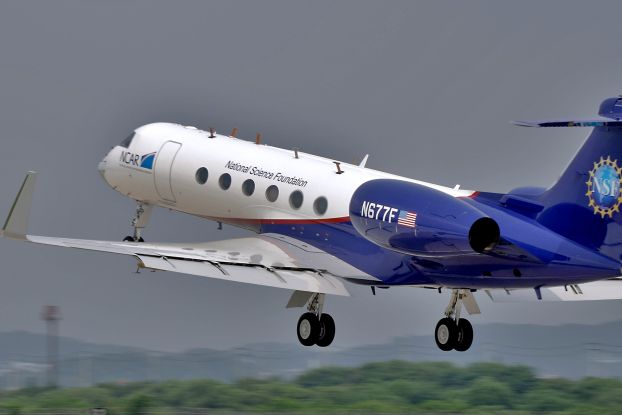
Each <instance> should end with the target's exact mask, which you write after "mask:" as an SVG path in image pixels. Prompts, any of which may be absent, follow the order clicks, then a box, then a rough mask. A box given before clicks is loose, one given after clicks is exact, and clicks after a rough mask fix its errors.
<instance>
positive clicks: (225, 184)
mask: <svg viewBox="0 0 622 415" xmlns="http://www.w3.org/2000/svg"><path fill="white" fill-rule="evenodd" d="M218 185H219V186H220V188H221V189H222V190H227V189H229V188H230V187H231V175H230V174H229V173H223V174H222V175H221V176H220V178H218Z"/></svg>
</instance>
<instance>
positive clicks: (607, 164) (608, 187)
mask: <svg viewBox="0 0 622 415" xmlns="http://www.w3.org/2000/svg"><path fill="white" fill-rule="evenodd" d="M589 175H590V178H589V180H588V181H587V182H585V184H586V185H587V193H586V194H585V195H586V196H587V197H588V199H589V200H590V204H589V206H590V207H592V208H593V209H594V214H595V215H600V217H601V218H604V217H605V216H609V217H610V218H611V217H613V214H614V213H615V212H619V211H620V204H621V203H622V193H621V189H620V185H621V184H622V168H620V167H618V161H617V160H611V157H610V156H607V158H606V159H605V158H603V157H601V158H600V161H599V162H598V163H594V168H593V169H592V170H591V171H590V173H589Z"/></svg>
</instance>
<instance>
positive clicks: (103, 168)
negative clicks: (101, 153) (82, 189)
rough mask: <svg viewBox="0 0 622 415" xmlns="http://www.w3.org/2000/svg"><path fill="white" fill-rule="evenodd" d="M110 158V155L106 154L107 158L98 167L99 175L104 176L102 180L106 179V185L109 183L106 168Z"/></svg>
mask: <svg viewBox="0 0 622 415" xmlns="http://www.w3.org/2000/svg"><path fill="white" fill-rule="evenodd" d="M109 158H110V153H108V154H106V157H104V158H103V159H102V161H100V162H99V164H98V165H97V171H99V174H100V175H101V176H102V178H103V179H104V181H105V182H106V183H108V180H107V179H106V168H107V167H108V159H109Z"/></svg>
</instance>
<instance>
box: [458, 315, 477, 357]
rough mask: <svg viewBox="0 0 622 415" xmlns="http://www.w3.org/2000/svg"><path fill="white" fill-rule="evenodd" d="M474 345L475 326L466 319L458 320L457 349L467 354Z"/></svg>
mask: <svg viewBox="0 0 622 415" xmlns="http://www.w3.org/2000/svg"><path fill="white" fill-rule="evenodd" d="M472 343H473V326H472V325H471V322H469V320H467V319H465V318H461V319H460V320H458V341H457V342H456V346H455V349H456V350H457V351H459V352H465V351H467V350H469V347H471V344H472Z"/></svg>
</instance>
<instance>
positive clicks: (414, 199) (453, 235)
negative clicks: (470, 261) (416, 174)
mask: <svg viewBox="0 0 622 415" xmlns="http://www.w3.org/2000/svg"><path fill="white" fill-rule="evenodd" d="M350 220H351V221H352V224H353V225H354V228H355V229H356V230H357V231H358V232H359V233H360V234H361V235H362V236H363V237H364V238H366V239H368V240H370V241H372V242H373V243H375V244H377V245H380V246H382V247H384V248H387V249H391V250H393V251H398V252H403V253H406V254H413V255H419V256H429V257H442V256H452V255H457V254H464V253H473V252H479V253H485V252H489V251H491V250H492V249H493V248H494V247H495V246H496V245H497V244H498V243H499V239H500V230H499V225H498V224H497V222H495V221H494V220H493V219H491V218H490V217H488V216H486V215H485V214H484V213H482V212H480V211H479V210H478V209H476V208H475V207H473V206H471V205H470V204H469V203H468V202H466V201H464V200H461V199H459V198H455V197H453V196H451V195H448V194H446V193H443V192H441V191H438V190H435V189H432V188H430V187H426V186H422V185H419V184H416V183H410V182H405V181H401V180H392V179H378V180H372V181H369V182H366V183H364V184H362V185H361V186H360V187H359V188H358V189H357V190H356V191H355V192H354V194H353V195H352V199H351V200H350Z"/></svg>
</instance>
